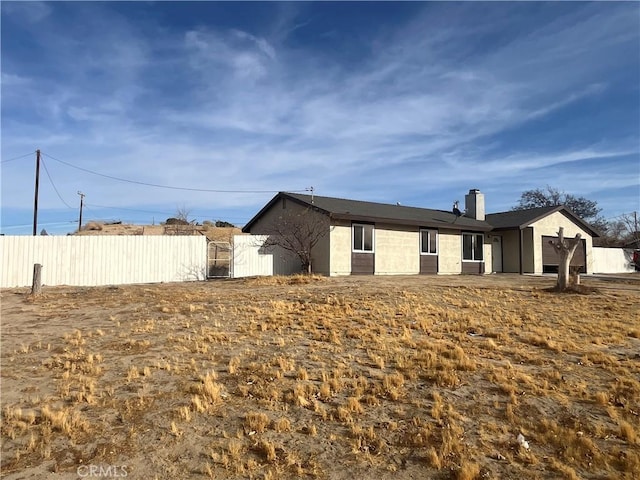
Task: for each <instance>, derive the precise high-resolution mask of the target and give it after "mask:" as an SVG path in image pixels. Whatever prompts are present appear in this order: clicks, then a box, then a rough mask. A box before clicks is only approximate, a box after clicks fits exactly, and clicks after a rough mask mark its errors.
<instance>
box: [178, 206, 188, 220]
mask: <svg viewBox="0 0 640 480" xmlns="http://www.w3.org/2000/svg"><path fill="white" fill-rule="evenodd" d="M189 215H191V210H190V209H188V208H187V207H185V206H184V205H182V206H181V207H177V208H176V218H177V219H178V220H182V221H183V222H186V223H191V222H190V221H189Z"/></svg>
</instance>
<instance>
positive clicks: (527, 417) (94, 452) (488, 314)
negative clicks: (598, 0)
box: [1, 275, 640, 480]
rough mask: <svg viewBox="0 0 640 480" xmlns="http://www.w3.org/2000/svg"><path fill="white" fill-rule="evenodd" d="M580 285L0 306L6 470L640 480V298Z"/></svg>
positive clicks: (280, 283) (463, 283)
mask: <svg viewBox="0 0 640 480" xmlns="http://www.w3.org/2000/svg"><path fill="white" fill-rule="evenodd" d="M590 281H591V280H590V279H589V278H583V282H584V283H586V284H587V285H585V287H589V289H586V290H585V291H584V292H583V293H589V292H590V294H585V295H580V296H577V295H559V294H557V293H552V292H548V291H546V290H545V289H546V288H547V287H549V286H550V284H551V283H553V279H540V278H530V277H519V276H511V277H508V276H505V277H500V276H492V277H483V278H477V277H460V278H458V277H449V278H445V277H431V278H424V277H411V278H347V279H326V278H323V277H316V276H306V275H301V276H294V277H274V278H255V279H247V280H244V281H228V282H211V283H193V284H174V285H154V286H149V285H140V286H126V287H125V286H123V287H105V288H77V289H74V288H55V289H53V288H52V289H46V288H45V291H44V293H43V294H42V295H41V296H40V297H38V298H37V299H34V298H33V297H30V296H28V295H26V292H23V291H4V292H2V321H3V337H2V376H3V378H2V380H3V384H2V408H1V414H2V425H1V432H2V451H3V455H2V472H3V475H5V476H6V477H7V478H18V477H20V476H29V475H31V476H34V478H35V477H39V478H46V477H47V476H48V475H49V474H50V473H51V472H58V473H67V474H73V473H75V472H76V470H77V467H78V466H80V465H90V464H95V465H126V467H127V471H128V475H129V476H130V477H131V478H142V477H145V478H272V479H275V478H299V477H303V478H304V477H307V478H337V479H351V478H394V479H395V478H436V479H439V478H440V479H450V478H454V479H455V478H457V479H465V480H471V479H480V478H533V479H556V478H570V479H571V478H622V479H625V478H626V479H632V478H637V472H638V471H639V470H640V422H639V420H638V414H639V405H640V381H639V380H638V379H639V378H640V365H639V364H638V357H637V352H638V351H640V340H639V337H640V335H638V314H637V312H638V311H640V288H638V287H640V284H639V283H625V284H622V285H621V288H617V287H616V286H615V284H613V283H612V282H607V283H606V284H598V283H596V282H595V281H593V282H591V284H589V283H590ZM612 285H613V286H612ZM25 372H29V374H28V375H25ZM518 434H522V435H523V436H524V438H526V441H527V445H528V447H529V448H526V446H523V445H522V444H519V443H518V442H517V440H516V439H517V436H518Z"/></svg>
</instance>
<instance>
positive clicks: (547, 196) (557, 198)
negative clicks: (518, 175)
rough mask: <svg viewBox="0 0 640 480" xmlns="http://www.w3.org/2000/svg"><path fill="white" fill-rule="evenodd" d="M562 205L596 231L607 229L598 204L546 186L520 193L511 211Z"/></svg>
mask: <svg viewBox="0 0 640 480" xmlns="http://www.w3.org/2000/svg"><path fill="white" fill-rule="evenodd" d="M557 205H564V206H565V207H567V208H569V209H570V210H571V211H572V212H573V213H575V214H576V215H577V216H579V217H580V218H582V219H583V220H584V221H585V222H588V223H589V224H591V226H593V227H594V228H595V229H596V230H598V231H601V232H605V231H607V229H608V224H607V221H606V220H605V218H604V217H602V216H600V212H601V211H602V209H601V208H598V202H596V201H595V200H589V199H588V198H585V197H576V196H575V195H572V194H570V193H565V192H564V191H562V190H558V189H557V188H555V187H551V186H549V185H547V186H546V187H545V188H544V189H542V188H536V189H534V190H527V191H525V192H522V194H521V195H520V200H519V201H518V204H517V205H516V206H515V207H513V208H512V210H526V209H529V208H536V207H555V206H557Z"/></svg>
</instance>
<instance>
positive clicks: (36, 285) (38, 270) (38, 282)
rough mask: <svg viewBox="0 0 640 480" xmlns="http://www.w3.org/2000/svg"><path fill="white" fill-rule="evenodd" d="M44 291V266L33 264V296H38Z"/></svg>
mask: <svg viewBox="0 0 640 480" xmlns="http://www.w3.org/2000/svg"><path fill="white" fill-rule="evenodd" d="M41 291H42V265H41V264H39V263H34V264H33V283H32V284H31V295H38V294H39V293H40V292H41Z"/></svg>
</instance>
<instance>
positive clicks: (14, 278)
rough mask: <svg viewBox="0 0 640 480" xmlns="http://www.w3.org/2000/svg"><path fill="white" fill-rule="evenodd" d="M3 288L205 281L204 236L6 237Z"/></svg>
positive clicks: (1, 239)
mask: <svg viewBox="0 0 640 480" xmlns="http://www.w3.org/2000/svg"><path fill="white" fill-rule="evenodd" d="M0 261H1V265H0V266H1V270H0V287H2V288H9V287H25V286H31V283H32V281H33V265H34V264H35V263H40V264H41V265H42V283H43V285H82V286H93V285H117V284H126V283H157V282H182V281H189V280H204V279H205V278H206V274H207V239H206V237H204V236H151V235H149V236H141V235H136V236H106V235H104V236H102V235H100V236H98V235H96V236H78V237H75V236H65V237H63V236H60V237H58V236H35V237H30V236H0Z"/></svg>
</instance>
